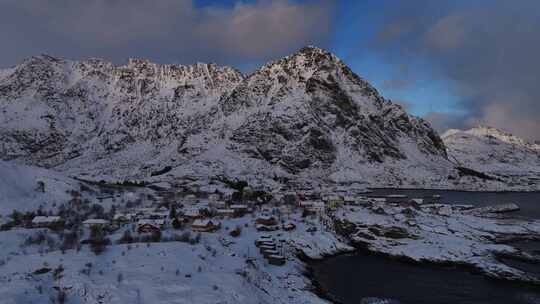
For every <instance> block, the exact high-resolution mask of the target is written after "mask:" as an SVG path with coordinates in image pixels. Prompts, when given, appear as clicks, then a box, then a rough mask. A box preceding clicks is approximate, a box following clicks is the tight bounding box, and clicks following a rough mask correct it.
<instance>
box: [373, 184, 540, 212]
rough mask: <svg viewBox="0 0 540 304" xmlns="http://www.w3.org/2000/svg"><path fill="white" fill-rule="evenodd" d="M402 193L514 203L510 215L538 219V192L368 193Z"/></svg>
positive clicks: (463, 201)
mask: <svg viewBox="0 0 540 304" xmlns="http://www.w3.org/2000/svg"><path fill="white" fill-rule="evenodd" d="M388 194H404V195H407V196H408V197H409V198H422V197H427V196H432V195H434V194H439V195H441V196H442V197H441V203H446V204H467V205H475V206H479V207H483V206H489V205H495V204H506V203H515V204H517V205H518V206H519V207H520V208H521V209H520V210H519V211H516V212H513V213H512V215H513V216H514V215H515V216H517V217H525V218H530V219H540V192H465V191H444V190H406V189H373V193H371V194H370V195H374V196H377V195H380V196H383V195H388Z"/></svg>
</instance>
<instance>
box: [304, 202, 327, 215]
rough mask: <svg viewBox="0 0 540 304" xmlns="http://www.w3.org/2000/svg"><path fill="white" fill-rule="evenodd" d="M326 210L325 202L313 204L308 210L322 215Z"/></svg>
mask: <svg viewBox="0 0 540 304" xmlns="http://www.w3.org/2000/svg"><path fill="white" fill-rule="evenodd" d="M325 208H326V204H325V203H324V202H321V201H314V202H313V204H312V205H311V206H309V207H308V208H307V209H308V211H310V212H315V213H322V212H324V210H325Z"/></svg>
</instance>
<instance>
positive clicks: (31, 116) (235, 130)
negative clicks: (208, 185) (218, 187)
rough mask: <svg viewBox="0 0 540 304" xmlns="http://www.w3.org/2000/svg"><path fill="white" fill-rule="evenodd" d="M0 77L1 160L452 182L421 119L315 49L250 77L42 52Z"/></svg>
mask: <svg viewBox="0 0 540 304" xmlns="http://www.w3.org/2000/svg"><path fill="white" fill-rule="evenodd" d="M1 75H2V76H1V77H0V110H1V111H0V126H2V128H1V129H0V142H1V143H2V144H1V145H0V158H1V159H3V160H14V161H16V162H18V163H24V164H29V165H37V166H41V167H46V168H51V169H54V170H56V171H62V172H65V173H68V174H71V175H76V176H83V177H86V178H90V179H109V180H125V179H144V180H156V179H158V180H159V179H167V178H176V177H186V176H189V177H196V178H201V177H205V178H212V177H214V176H230V177H233V178H246V179H250V180H258V181H260V182H261V183H263V184H268V183H272V182H275V181H277V180H282V179H287V180H290V179H294V180H297V181H317V182H327V181H330V182H339V183H356V182H360V183H365V184H369V185H377V186H404V185H405V186H413V187H418V186H421V187H449V183H450V182H449V180H452V182H451V183H452V184H455V183H456V178H458V176H457V172H456V170H455V169H454V165H453V164H452V163H451V162H450V161H448V159H447V155H446V148H445V144H444V143H443V141H442V139H441V138H440V137H439V135H438V134H437V133H436V132H435V131H434V130H433V129H432V128H431V126H430V125H429V124H428V123H427V122H426V121H424V120H423V119H421V118H418V117H414V116H411V115H409V114H407V113H406V112H405V111H404V109H403V108H402V107H401V106H399V105H397V104H393V103H392V102H391V101H389V100H386V99H384V98H383V97H382V96H381V95H380V94H379V93H378V91H377V90H376V89H375V88H374V87H372V86H371V85H370V84H369V83H368V82H367V81H365V80H364V79H362V78H361V77H359V76H358V75H356V74H355V73H353V72H352V71H351V69H350V68H349V67H347V66H346V65H345V64H344V63H343V62H342V61H341V60H340V59H339V58H337V57H336V56H335V55H333V54H331V53H329V52H327V51H325V50H323V49H320V48H316V47H305V48H303V49H301V50H299V51H297V52H296V53H294V54H292V55H289V56H287V57H284V58H282V59H278V60H275V61H272V62H270V63H268V64H266V65H264V66H262V67H261V68H259V69H258V70H256V71H255V72H253V73H252V74H250V75H247V76H244V75H242V74H241V73H240V72H238V71H237V70H235V69H233V68H230V67H221V66H217V65H215V64H202V63H197V64H193V65H167V64H165V65H164V64H156V63H152V62H150V61H147V60H141V59H130V60H129V62H128V63H127V64H126V65H121V66H116V65H114V64H112V63H109V62H106V61H104V60H101V59H88V60H84V61H80V62H76V61H69V60H63V59H58V58H54V57H51V56H47V55H42V56H37V57H32V58H29V59H27V60H25V61H24V62H23V63H22V64H20V65H18V66H16V67H14V68H12V69H8V70H6V71H5V72H3V73H2V74H1ZM164 168H169V169H168V170H165V171H167V172H164V173H163V174H157V175H159V176H158V177H154V176H155V175H156V174H155V173H156V172H161V171H162V169H164ZM449 177H450V178H449ZM459 182H460V181H457V183H459ZM463 184H464V185H465V184H469V182H465V181H463ZM451 187H454V185H452V186H451Z"/></svg>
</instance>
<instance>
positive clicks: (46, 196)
mask: <svg viewBox="0 0 540 304" xmlns="http://www.w3.org/2000/svg"><path fill="white" fill-rule="evenodd" d="M78 187H79V183H78V182H76V181H74V180H72V179H70V178H67V177H65V176H63V175H62V174H60V173H57V172H54V171H51V170H46V169H42V168H36V167H30V166H24V165H17V164H14V163H10V162H5V161H0V215H2V214H3V215H6V214H8V213H10V212H11V211H13V210H14V209H17V210H19V211H26V210H35V209H37V208H38V207H39V206H43V207H45V208H50V207H51V206H52V205H53V204H55V203H58V204H59V203H64V202H65V201H67V200H68V199H69V192H68V191H70V190H74V189H78Z"/></svg>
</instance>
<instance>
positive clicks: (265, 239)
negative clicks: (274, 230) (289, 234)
mask: <svg viewBox="0 0 540 304" xmlns="http://www.w3.org/2000/svg"><path fill="white" fill-rule="evenodd" d="M264 242H274V237H272V235H269V234H263V235H261V236H259V238H258V239H256V240H255V246H259V245H260V244H262V243H264Z"/></svg>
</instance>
